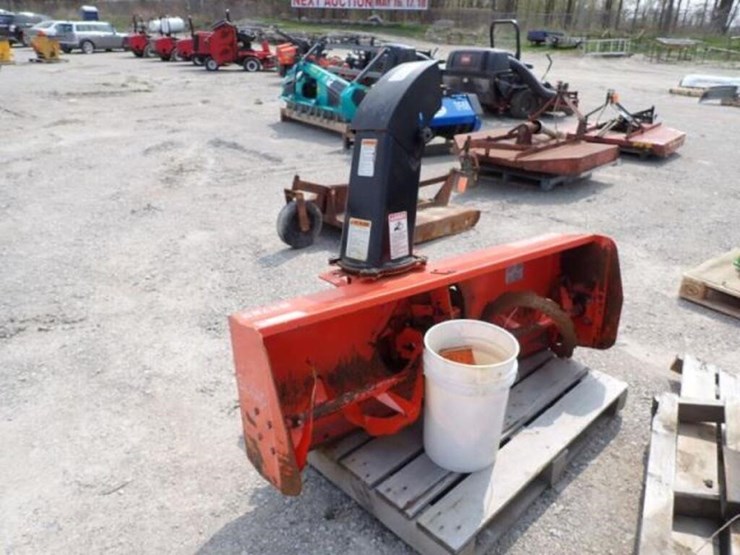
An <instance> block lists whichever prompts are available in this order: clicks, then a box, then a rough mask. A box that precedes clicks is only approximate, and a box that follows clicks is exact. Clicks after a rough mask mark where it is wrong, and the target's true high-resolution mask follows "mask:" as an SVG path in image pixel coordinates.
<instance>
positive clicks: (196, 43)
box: [181, 10, 231, 66]
mask: <svg viewBox="0 0 740 555" xmlns="http://www.w3.org/2000/svg"><path fill="white" fill-rule="evenodd" d="M225 22H229V23H231V13H230V12H229V10H226V12H225V14H224V19H223V20H220V21H217V22H216V23H214V24H213V25H211V30H210V31H196V30H195V28H194V27H193V19H192V17H188V24H189V25H190V40H191V41H192V42H191V43H187V42H186V43H184V44H183V47H182V49H181V50H182V51H184V52H187V50H188V49H189V50H190V51H191V54H190V57H191V61H192V62H193V64H194V65H196V66H202V65H203V64H204V63H205V61H206V58H207V57H208V56H209V55H210V45H209V41H210V38H211V35H212V34H213V31H214V30H215V29H216V28H217V27H219V26H221V25H223V24H224V23H225ZM183 40H187V39H183Z"/></svg>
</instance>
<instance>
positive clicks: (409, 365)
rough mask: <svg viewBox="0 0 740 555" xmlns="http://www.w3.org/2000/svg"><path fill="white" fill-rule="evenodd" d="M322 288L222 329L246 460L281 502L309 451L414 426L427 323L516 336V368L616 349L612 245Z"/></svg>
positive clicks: (534, 252)
mask: <svg viewBox="0 0 740 555" xmlns="http://www.w3.org/2000/svg"><path fill="white" fill-rule="evenodd" d="M326 277H327V278H328V279H329V280H330V281H332V282H333V283H335V284H336V285H340V286H339V287H337V288H335V289H333V290H329V291H324V292H321V293H317V294H314V295H309V296H306V297H300V298H297V299H292V300H289V301H284V302H280V303H278V304H276V305H274V306H271V307H265V308H259V309H256V310H252V311H245V312H240V313H237V314H234V315H232V316H231V317H230V327H231V340H232V347H233V352H234V361H235V366H236V377H237V384H238V389H239V401H240V406H241V415H242V424H243V427H244V437H245V443H246V449H247V456H248V457H249V460H250V461H251V462H252V464H253V465H254V466H255V468H256V469H257V470H258V471H259V472H260V474H262V476H264V477H265V478H266V479H267V480H268V481H269V482H271V483H272V484H273V485H274V486H275V487H277V488H278V489H279V490H280V491H281V492H283V493H284V494H287V495H297V494H298V493H300V491H301V476H300V471H301V469H302V468H303V466H304V465H305V463H306V456H307V453H308V451H309V450H310V449H312V448H314V447H316V446H317V445H320V444H322V443H324V442H327V441H330V440H332V439H335V438H338V437H341V436H342V435H344V434H346V433H348V432H350V431H352V430H353V429H357V428H364V429H365V430H367V431H368V432H369V433H371V434H375V435H382V434H389V433H395V432H396V431H398V430H399V429H401V428H402V427H403V426H406V425H408V424H410V423H411V422H413V421H414V420H415V419H416V418H417V417H418V414H419V410H420V407H421V397H422V392H423V387H422V373H421V372H422V369H421V352H422V345H423V335H424V333H425V332H426V330H427V329H428V328H429V327H431V326H432V325H433V324H435V323H437V322H441V321H444V320H448V319H452V318H463V317H464V318H477V319H488V320H491V321H496V322H497V323H499V324H503V325H504V326H506V327H509V328H510V329H512V331H514V333H515V334H516V335H517V336H518V339H519V341H520V343H521V347H522V356H527V355H528V354H531V353H533V352H536V351H539V350H541V349H543V348H547V347H552V348H553V349H554V350H555V351H556V352H558V353H560V354H561V355H562V354H564V355H567V354H569V351H572V347H573V346H574V345H575V344H577V345H581V346H586V347H592V348H598V349H606V348H608V347H610V346H611V345H612V344H613V343H614V341H615V340H616V335H617V327H618V324H619V316H620V312H621V305H622V288H621V279H620V274H619V262H618V258H617V249H616V246H615V245H614V243H613V242H612V241H611V240H610V239H608V238H606V237H602V236H597V235H567V236H564V235H550V236H544V237H540V238H537V239H534V240H529V241H522V242H519V243H511V244H506V245H501V246H498V247H494V248H491V249H488V250H484V251H480V252H476V253H470V254H465V255H462V256H459V257H455V258H451V259H448V260H444V261H441V262H437V263H434V264H432V263H430V264H429V265H427V266H426V267H424V268H423V269H421V270H417V271H412V272H409V273H406V274H402V275H399V276H396V277H390V278H385V279H382V280H377V281H362V280H357V279H354V278H350V277H349V276H347V275H345V274H343V273H342V272H341V271H334V272H332V273H331V274H330V275H328V276H326ZM513 293H516V294H517V295H515V296H514V297H512V294H513ZM507 296H508V298H507ZM501 298H504V299H505V301H501V300H500V299H501ZM532 298H537V299H540V300H542V299H550V300H549V301H542V304H539V305H537V304H532V303H531V302H529V300H528V299H532ZM518 305H521V310H520V309H518V308H517V306H518Z"/></svg>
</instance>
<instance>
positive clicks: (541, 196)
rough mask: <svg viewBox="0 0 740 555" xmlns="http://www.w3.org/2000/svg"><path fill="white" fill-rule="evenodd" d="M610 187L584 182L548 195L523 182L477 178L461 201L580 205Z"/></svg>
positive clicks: (593, 179)
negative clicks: (477, 199) (579, 203)
mask: <svg viewBox="0 0 740 555" xmlns="http://www.w3.org/2000/svg"><path fill="white" fill-rule="evenodd" d="M613 185H614V184H613V183H609V182H605V181H599V180H598V179H596V178H593V177H592V178H590V179H588V178H586V179H581V180H578V181H573V182H572V183H565V184H562V185H558V186H556V187H555V188H554V189H552V190H551V191H543V190H542V189H540V188H539V186H538V185H536V184H534V183H530V182H526V181H515V180H511V181H509V182H508V183H504V182H503V181H502V180H501V179H497V178H496V177H491V176H481V177H480V178H479V179H478V184H477V185H476V186H475V187H470V188H469V189H468V190H467V191H466V192H465V194H464V195H463V197H462V198H466V197H467V198H470V199H471V200H472V199H475V198H476V197H477V198H480V199H486V200H500V201H503V202H507V203H510V204H527V205H530V204H534V205H542V206H549V205H561V204H570V203H576V202H581V201H583V200H587V199H589V198H590V197H596V196H597V195H598V194H599V193H601V192H603V191H605V190H607V189H609V188H610V187H612V186H613Z"/></svg>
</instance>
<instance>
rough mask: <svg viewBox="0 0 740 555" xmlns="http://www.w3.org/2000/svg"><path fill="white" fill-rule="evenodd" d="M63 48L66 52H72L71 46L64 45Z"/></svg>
mask: <svg viewBox="0 0 740 555" xmlns="http://www.w3.org/2000/svg"><path fill="white" fill-rule="evenodd" d="M61 49H62V52H64V53H65V54H69V53H70V52H72V49H71V48H70V47H69V46H62V47H61Z"/></svg>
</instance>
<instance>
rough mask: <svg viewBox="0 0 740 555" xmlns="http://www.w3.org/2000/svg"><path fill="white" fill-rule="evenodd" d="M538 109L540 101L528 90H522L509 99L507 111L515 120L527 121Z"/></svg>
mask: <svg viewBox="0 0 740 555" xmlns="http://www.w3.org/2000/svg"><path fill="white" fill-rule="evenodd" d="M539 107H540V101H539V99H538V98H537V96H536V95H535V94H534V93H533V92H532V91H531V90H530V89H522V90H520V91H517V92H515V93H514V96H512V97H511V106H509V111H510V112H511V115H512V116H513V117H515V118H517V119H527V118H528V117H529V116H531V115H532V114H534V113H535V112H536V111H537V109H538V108H539Z"/></svg>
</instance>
